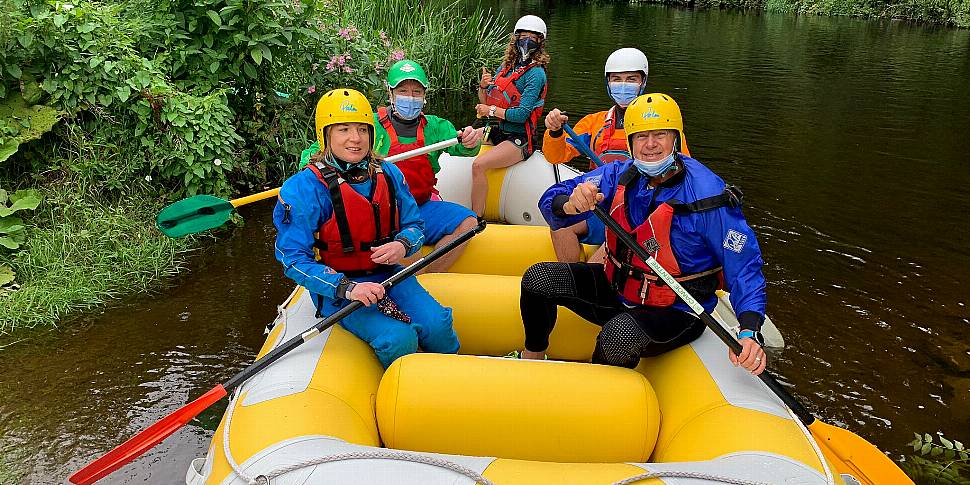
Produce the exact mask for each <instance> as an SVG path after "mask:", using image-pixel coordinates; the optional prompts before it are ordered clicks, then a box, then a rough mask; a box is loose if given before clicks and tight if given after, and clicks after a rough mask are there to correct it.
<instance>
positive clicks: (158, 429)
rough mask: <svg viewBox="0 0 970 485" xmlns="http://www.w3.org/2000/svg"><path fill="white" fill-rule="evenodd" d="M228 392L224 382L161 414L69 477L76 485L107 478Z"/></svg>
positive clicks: (88, 483) (84, 484) (88, 484)
mask: <svg viewBox="0 0 970 485" xmlns="http://www.w3.org/2000/svg"><path fill="white" fill-rule="evenodd" d="M225 395H226V389H225V388H223V387H222V384H219V385H218V386H216V387H214V388H212V389H211V390H210V391H209V392H207V393H205V394H203V395H202V396H201V397H199V398H198V399H196V400H195V401H192V402H190V403H188V404H186V405H185V406H182V407H181V408H179V409H177V410H176V411H175V412H173V413H172V414H169V415H168V416H165V417H164V418H162V420H161V421H159V422H157V423H155V424H153V425H151V426H149V427H148V428H147V429H145V430H144V431H142V432H141V433H138V434H136V435H135V436H133V437H132V438H131V439H129V440H128V441H125V442H124V443H122V444H120V445H118V446H117V447H116V448H115V449H113V450H111V451H109V452H108V453H107V454H106V455H104V456H102V457H101V458H98V459H97V460H94V461H92V462H91V463H88V464H87V465H85V466H84V468H82V469H80V470H78V471H76V472H74V474H73V475H71V476H70V477H69V478H68V480H69V481H70V482H71V483H74V484H77V485H90V484H92V483H94V482H96V481H98V480H100V479H102V478H104V477H105V476H107V475H108V474H109V473H111V472H113V471H115V470H117V469H119V468H121V467H122V466H124V465H125V464H127V463H129V462H130V461H132V460H134V459H135V458H138V457H139V456H141V455H142V454H143V453H145V452H146V451H148V450H150V449H152V447H154V446H155V445H157V444H158V443H160V442H161V441H162V440H164V439H165V438H168V436H169V435H171V434H172V433H174V432H175V430H177V429H179V428H181V427H182V426H184V425H185V423H188V422H189V421H191V420H192V418H194V417H196V416H198V415H199V413H201V412H202V411H205V410H206V409H207V408H208V407H209V406H211V405H213V404H215V402H216V401H218V400H220V399H222V397H223V396H225Z"/></svg>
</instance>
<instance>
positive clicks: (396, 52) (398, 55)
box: [391, 49, 404, 61]
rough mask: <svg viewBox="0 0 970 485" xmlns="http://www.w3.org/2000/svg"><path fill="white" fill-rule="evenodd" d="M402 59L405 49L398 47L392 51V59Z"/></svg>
mask: <svg viewBox="0 0 970 485" xmlns="http://www.w3.org/2000/svg"><path fill="white" fill-rule="evenodd" d="M401 59H404V51H403V50H401V49H396V50H394V51H393V52H391V60H392V61H400V60H401Z"/></svg>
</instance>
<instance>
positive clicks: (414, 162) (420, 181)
mask: <svg viewBox="0 0 970 485" xmlns="http://www.w3.org/2000/svg"><path fill="white" fill-rule="evenodd" d="M377 118H378V119H379V120H380V122H381V126H383V127H384V129H385V130H387V135H388V136H389V137H390V139H391V146H390V148H389V149H388V150H387V156H391V155H397V154H398V153H404V152H407V151H411V150H414V149H417V148H422V147H424V146H425V143H424V127H425V126H427V125H428V120H427V119H426V118H425V117H424V115H423V114H422V115H421V120H420V121H418V133H417V140H415V141H414V142H413V143H401V141H400V140H399V139H398V137H397V132H396V131H394V124H393V123H391V118H390V113H388V111H387V108H383V107H382V108H378V109H377ZM395 165H397V168H399V169H401V172H402V173H404V180H406V181H407V183H408V188H409V189H410V190H411V195H413V196H414V200H415V201H417V203H418V205H421V204H424V203H425V202H427V201H428V200H429V199H431V194H437V193H438V190H437V189H435V188H434V184H436V183H437V182H438V179H437V178H435V175H434V169H433V168H432V167H431V155H430V154H428V153H425V154H424V155H418V156H415V157H411V158H408V159H406V160H401V161H398V162H397V163H395Z"/></svg>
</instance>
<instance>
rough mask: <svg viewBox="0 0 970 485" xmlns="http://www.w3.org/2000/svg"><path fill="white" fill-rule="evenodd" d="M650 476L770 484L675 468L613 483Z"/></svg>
mask: <svg viewBox="0 0 970 485" xmlns="http://www.w3.org/2000/svg"><path fill="white" fill-rule="evenodd" d="M651 478H693V479H697V480H708V481H714V482H721V483H729V484H732V485H771V484H770V483H768V482H755V481H751V480H745V479H742V478H732V477H722V476H720V475H710V474H708V473H701V472H681V471H675V470H668V471H661V472H649V473H642V474H640V475H635V476H632V477H630V478H625V479H623V480H620V481H618V482H615V483H613V485H627V484H630V483H635V482H639V481H642V480H649V479H651Z"/></svg>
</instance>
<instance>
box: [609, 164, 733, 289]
mask: <svg viewBox="0 0 970 485" xmlns="http://www.w3.org/2000/svg"><path fill="white" fill-rule="evenodd" d="M640 176H641V175H640V171H639V170H637V169H636V167H635V166H634V165H631V166H630V168H629V169H627V171H626V172H624V173H623V175H621V176H620V179H619V180H618V181H617V186H616V193H615V194H614V196H613V204H612V205H611V207H610V215H611V216H612V217H613V218H614V219H616V221H617V222H618V223H620V226H621V227H623V230H625V231H627V232H628V233H630V235H631V236H633V239H634V240H636V241H637V243H638V244H639V245H640V246H641V247H643V248H645V249H646V250H647V252H649V253H650V255H651V256H653V258H654V259H656V260H657V262H658V263H660V266H662V267H663V269H665V270H667V272H668V273H670V275H671V276H673V277H674V279H675V280H677V281H678V282H688V281H692V280H699V279H700V278H703V277H707V276H710V277H712V278H713V277H717V278H718V279H719V282H718V287H723V281H720V280H721V279H722V268H721V267H720V266H718V267H717V268H712V269H709V270H706V271H701V272H698V273H692V274H682V273H681V270H680V265H679V264H678V263H677V257H676V256H675V255H674V251H673V248H672V247H671V245H670V226H671V224H672V222H673V217H674V214H688V213H691V212H702V211H705V210H710V209H715V208H718V207H723V206H726V205H734V204H737V205H740V192H739V191H737V189H735V188H734V187H728V188H726V189H725V191H724V193H722V194H720V195H715V196H713V197H707V198H704V199H700V200H698V201H695V202H691V203H683V202H680V201H678V200H674V199H671V200H668V201H666V202H663V203H661V204H659V205H658V206H657V208H656V209H654V211H653V212H652V213H650V215H649V216H648V217H647V219H646V220H645V221H643V224H640V225H639V226H637V227H636V228H633V227H631V225H630V219H629V215H628V211H627V202H628V201H627V197H628V195H627V192H626V189H627V186H633V185H634V184H635V183H636V181H637V179H638V178H639V177H640ZM655 190H659V189H655ZM654 195H656V191H655V192H654ZM649 203H650V204H651V205H652V204H653V201H652V200H651V201H650V202H649ZM604 269H605V271H606V278H607V280H609V282H610V284H611V286H613V289H614V290H616V291H617V293H619V294H620V295H622V296H623V298H625V299H626V300H627V301H630V302H633V303H638V304H640V305H647V306H653V307H668V306H670V305H673V304H674V302H675V301H677V294H676V293H674V290H672V289H670V287H669V286H667V285H666V284H665V283H664V282H663V280H661V279H660V277H659V276H657V275H656V274H655V273H654V272H653V270H652V269H650V267H649V266H647V264H646V263H645V262H644V261H642V260H641V259H640V258H639V257H637V256H636V255H635V254H634V253H633V251H632V250H630V248H628V247H627V246H626V245H625V244H623V243H622V242H621V241H620V240H619V239H618V238H617V237H616V234H615V233H614V232H613V231H610V230H609V228H607V230H606V262H605V268H604ZM714 289H716V288H714ZM712 291H713V290H712Z"/></svg>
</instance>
